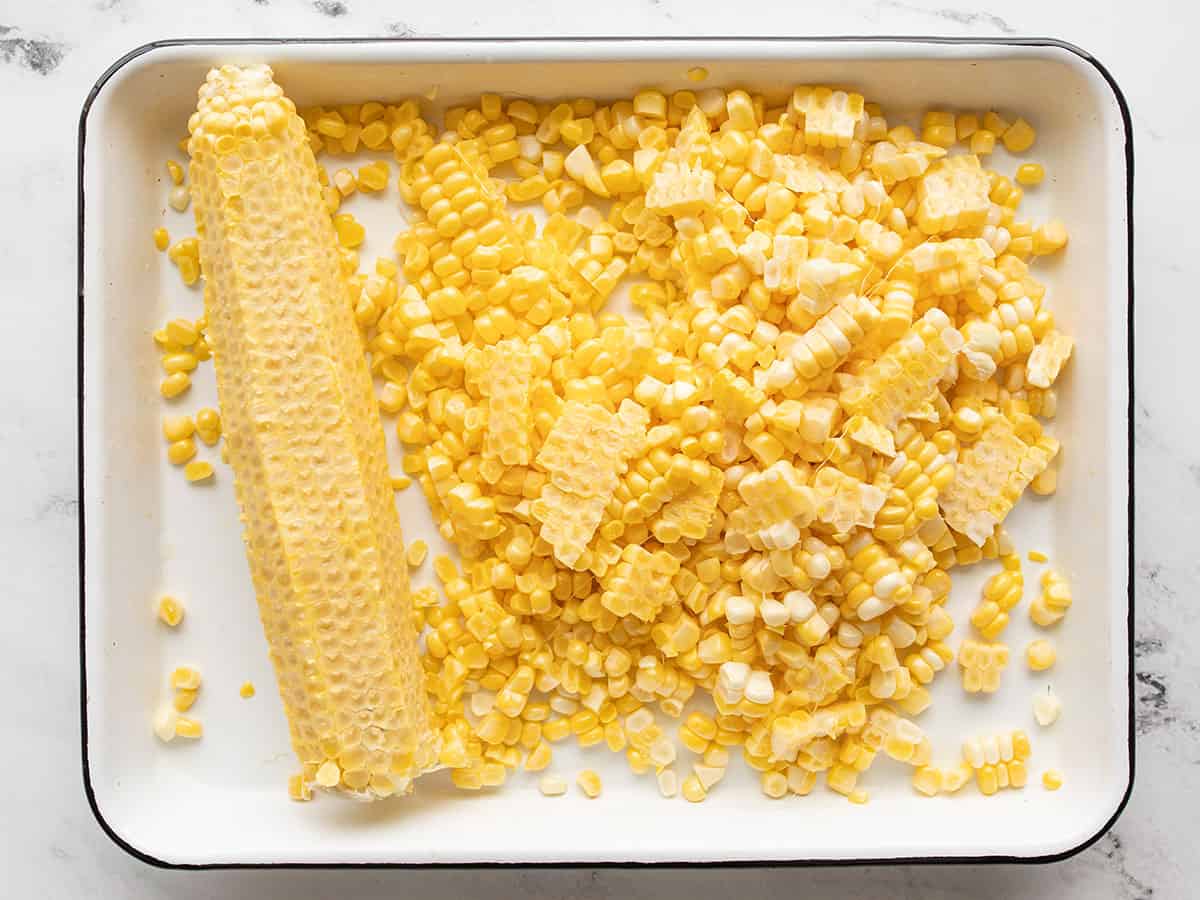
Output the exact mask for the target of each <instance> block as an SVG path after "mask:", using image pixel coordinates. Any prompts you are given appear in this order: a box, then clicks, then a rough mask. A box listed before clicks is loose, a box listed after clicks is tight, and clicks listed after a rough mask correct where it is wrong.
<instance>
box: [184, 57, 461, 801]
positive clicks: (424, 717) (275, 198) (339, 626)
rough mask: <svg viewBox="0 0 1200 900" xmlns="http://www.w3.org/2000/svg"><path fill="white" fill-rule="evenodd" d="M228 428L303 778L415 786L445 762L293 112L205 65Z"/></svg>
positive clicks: (354, 789)
mask: <svg viewBox="0 0 1200 900" xmlns="http://www.w3.org/2000/svg"><path fill="white" fill-rule="evenodd" d="M189 130H190V132H191V138H190V141H189V144H188V151H189V153H190V155H191V184H192V198H193V200H194V209H195V216H196V226H197V231H198V233H199V236H200V259H201V268H202V271H203V274H204V276H205V284H206V289H205V311H206V315H207V319H208V332H207V333H208V336H209V339H210V340H211V341H212V346H213V353H214V359H215V363H216V371H217V387H218V393H219V396H220V400H221V411H222V418H223V421H224V431H225V440H226V443H227V445H228V447H229V457H230V462H231V463H232V465H233V470H234V477H235V484H236V492H237V497H238V503H239V505H240V507H241V510H242V518H243V521H244V523H245V532H244V539H245V542H246V554H247V558H248V560H249V563H250V571H251V575H252V576H253V580H254V586H255V592H256V594H257V595H258V603H259V612H260V615H261V618H262V622H263V628H264V630H265V631H266V635H267V640H268V642H269V644H270V648H271V649H270V653H271V659H272V662H273V663H274V666H275V672H276V677H277V679H278V682H279V690H280V694H281V695H282V698H283V702H284V707H285V709H286V711H287V714H288V721H289V725H290V728H291V737H292V746H293V748H294V750H295V752H296V755H297V756H298V757H299V759H300V762H301V763H302V765H303V768H304V773H305V774H304V782H305V784H306V785H307V784H308V783H310V782H312V781H314V780H315V781H317V782H318V783H319V784H321V785H322V786H324V787H327V788H331V789H337V790H339V791H342V792H346V793H349V794H352V795H355V796H359V797H363V798H373V797H377V796H386V795H388V794H391V793H395V792H397V791H402V790H407V789H408V787H409V785H410V783H411V779H412V778H413V777H414V776H416V775H418V774H419V773H420V772H421V771H423V770H425V769H427V768H429V767H430V765H431V764H432V763H433V761H434V760H435V759H436V757H437V747H436V732H435V731H433V730H432V729H431V727H430V719H429V709H428V705H427V700H426V696H425V691H424V674H423V670H422V667H421V664H420V660H419V658H418V650H417V634H416V630H415V628H414V625H413V614H412V607H411V603H410V599H409V592H408V574H407V569H406V565H405V560H404V547H403V542H402V536H401V531H400V522H399V519H398V517H397V514H396V510H395V507H394V505H393V500H392V490H391V487H390V482H389V478H388V471H387V460H386V456H385V447H384V438H383V430H382V426H381V423H380V420H379V413H378V408H377V406H376V401H375V397H374V394H373V391H372V384H371V377H370V373H369V371H368V369H367V364H366V361H365V358H364V355H363V352H362V345H361V341H360V338H359V335H358V328H357V325H356V323H355V320H354V318H353V313H352V306H351V304H350V292H349V291H350V289H349V284H348V282H347V280H346V278H345V276H344V275H343V274H342V272H341V269H340V264H339V254H338V248H337V241H336V238H335V235H334V231H333V226H332V224H331V222H330V218H329V215H328V213H327V212H326V210H325V207H324V205H323V202H322V195H321V186H320V184H319V182H318V178H317V166H316V161H315V160H314V158H313V154H312V150H311V149H310V146H309V142H308V140H307V137H306V134H305V126H304V122H303V121H302V120H301V118H300V117H299V116H298V115H297V114H296V111H295V107H294V106H293V104H292V103H291V101H290V100H288V99H287V98H286V97H284V96H283V92H282V90H281V89H280V88H279V87H278V85H276V84H275V83H274V81H273V80H272V73H271V70H270V69H269V68H268V67H266V66H248V67H245V68H239V67H235V66H224V67H222V68H220V69H214V70H213V71H211V72H210V73H209V75H208V79H207V81H206V83H205V85H204V86H203V87H202V88H201V89H200V102H199V107H198V109H197V112H196V113H195V114H194V115H193V116H192V119H191V121H190V122H189Z"/></svg>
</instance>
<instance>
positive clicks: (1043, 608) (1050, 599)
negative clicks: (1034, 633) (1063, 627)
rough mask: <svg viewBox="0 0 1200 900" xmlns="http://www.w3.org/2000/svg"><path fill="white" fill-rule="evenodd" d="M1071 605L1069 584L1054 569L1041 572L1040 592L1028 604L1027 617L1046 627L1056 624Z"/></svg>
mask: <svg viewBox="0 0 1200 900" xmlns="http://www.w3.org/2000/svg"><path fill="white" fill-rule="evenodd" d="M1070 607H1071V585H1070V583H1069V582H1068V581H1067V579H1066V577H1065V576H1064V575H1063V574H1062V573H1061V572H1058V571H1056V570H1054V569H1047V570H1046V571H1045V572H1043V573H1042V592H1041V594H1040V595H1039V596H1037V597H1035V598H1034V600H1033V602H1032V603H1030V604H1029V618H1030V619H1032V620H1033V623H1034V624H1035V625H1040V626H1041V627H1043V628H1048V627H1050V626H1051V625H1057V624H1058V623H1059V622H1061V621H1062V620H1063V617H1064V616H1066V614H1067V610H1068V609H1070Z"/></svg>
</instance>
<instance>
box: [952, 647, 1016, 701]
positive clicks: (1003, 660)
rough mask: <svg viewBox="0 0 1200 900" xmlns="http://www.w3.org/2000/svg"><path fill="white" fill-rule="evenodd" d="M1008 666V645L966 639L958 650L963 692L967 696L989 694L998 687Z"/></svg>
mask: <svg viewBox="0 0 1200 900" xmlns="http://www.w3.org/2000/svg"><path fill="white" fill-rule="evenodd" d="M1007 665H1008V645H1007V644H1002V643H984V642H982V641H977V640H975V639H974V638H967V639H966V640H965V641H963V642H962V645H961V646H960V647H959V648H958V666H959V668H960V669H961V670H962V686H963V690H964V691H966V692H967V693H969V694H979V693H983V694H991V693H995V691H996V690H997V689H998V688H999V687H1000V676H1001V675H1002V674H1003V672H1004V669H1005V667H1006V666H1007Z"/></svg>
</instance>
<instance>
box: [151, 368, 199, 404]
mask: <svg viewBox="0 0 1200 900" xmlns="http://www.w3.org/2000/svg"><path fill="white" fill-rule="evenodd" d="M191 386H192V378H191V376H190V375H188V373H187V372H173V373H172V374H170V375H168V376H167V377H166V378H164V379H163V380H162V384H160V385H159V392H160V393H161V394H162V395H163V396H164V397H166V398H167V399H168V400H173V399H174V398H175V397H178V396H179V395H180V394H182V393H183V392H184V391H186V390H187V389H188V388H190V387H191Z"/></svg>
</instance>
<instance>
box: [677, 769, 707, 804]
mask: <svg viewBox="0 0 1200 900" xmlns="http://www.w3.org/2000/svg"><path fill="white" fill-rule="evenodd" d="M680 792H681V793H682V794H683V797H684V799H685V800H687V802H688V803H699V802H701V801H702V800H703V799H704V798H705V797H707V796H708V791H706V790H705V789H704V785H702V784H701V783H700V779H699V778H697V777H696V776H695V775H689V776H688V777H687V778H685V779H683V784H682V785H681V786H680Z"/></svg>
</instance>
